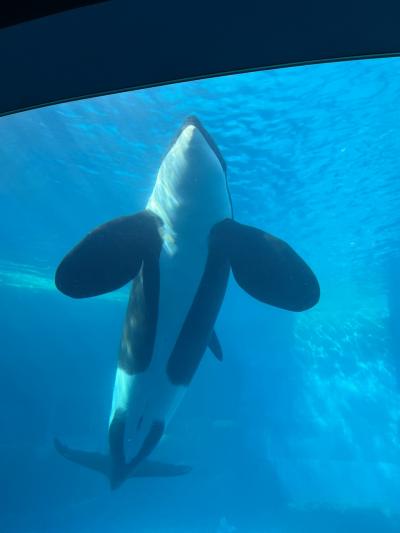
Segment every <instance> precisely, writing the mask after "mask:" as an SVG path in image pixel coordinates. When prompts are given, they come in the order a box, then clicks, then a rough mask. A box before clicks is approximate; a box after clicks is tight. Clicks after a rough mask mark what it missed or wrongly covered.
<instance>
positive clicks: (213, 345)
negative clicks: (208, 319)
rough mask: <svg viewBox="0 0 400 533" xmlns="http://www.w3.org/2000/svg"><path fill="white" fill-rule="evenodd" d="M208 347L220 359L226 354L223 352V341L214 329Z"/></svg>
mask: <svg viewBox="0 0 400 533" xmlns="http://www.w3.org/2000/svg"><path fill="white" fill-rule="evenodd" d="M208 347H209V348H210V350H211V351H212V353H213V354H214V355H215V357H216V358H217V359H218V361H222V360H223V358H224V354H223V353H222V348H221V343H220V342H219V339H218V337H217V334H216V333H215V330H214V329H213V330H212V333H211V337H210V340H209V341H208Z"/></svg>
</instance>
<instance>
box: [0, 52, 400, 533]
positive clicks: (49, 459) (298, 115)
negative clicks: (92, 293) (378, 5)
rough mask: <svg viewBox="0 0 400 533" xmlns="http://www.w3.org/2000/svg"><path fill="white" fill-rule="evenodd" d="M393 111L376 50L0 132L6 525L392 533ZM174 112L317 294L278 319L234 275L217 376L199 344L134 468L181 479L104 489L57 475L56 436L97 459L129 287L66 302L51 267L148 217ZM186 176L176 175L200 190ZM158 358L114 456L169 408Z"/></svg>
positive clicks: (395, 365)
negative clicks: (187, 376) (155, 441)
mask: <svg viewBox="0 0 400 533" xmlns="http://www.w3.org/2000/svg"><path fill="white" fill-rule="evenodd" d="M399 99H400V59H398V58H390V59H389V58H388V59H376V60H365V61H352V62H343V63H334V64H321V65H314V66H305V67H296V68H289V69H281V70H275V71H266V72H257V73H250V74H240V75H235V76H227V77H221V78H215V79H208V80H202V81H194V82H188V83H182V84H177V85H170V86H164V87H158V88H152V89H147V90H143V91H137V92H132V93H123V94H119V95H111V96H105V97H99V98H94V99H90V100H85V101H77V102H71V103H67V104H61V105H57V106H52V107H48V108H43V109H37V110H33V111H29V112H25V113H21V114H17V115H12V116H7V117H3V118H1V119H0V169H1V179H0V221H1V224H0V243H1V245H0V302H1V305H0V324H1V327H0V347H1V350H0V353H1V359H0V403H1V405H2V406H3V408H2V409H1V414H0V417H1V418H0V422H1V427H2V431H1V436H0V450H1V454H0V472H1V478H2V479H1V481H2V487H3V490H2V497H1V500H2V509H3V510H2V511H1V514H2V521H3V522H4V523H5V526H4V528H5V529H4V530H7V531H10V532H14V531H41V532H50V531H60V532H64V531H65V532H67V531H79V532H86V531H103V530H104V531H113V532H116V533H117V532H119V531H121V532H123V531H130V530H132V528H133V529H134V530H135V531H146V532H147V531H149V532H150V531H162V532H166V531H171V532H172V531H185V532H189V531H201V532H205V531H210V532H211V531H212V532H218V533H227V532H239V531H240V532H241V531H246V532H250V531H251V532H266V531H271V532H281V531H282V532H294V533H296V532H303V531H307V533H313V532H318V533H330V532H335V533H336V532H337V531H355V532H359V531H360V532H361V531H362V532H363V533H366V532H374V533H376V532H378V531H379V532H380V533H385V532H386V531H387V532H389V531H390V532H392V531H397V530H398V528H400V519H399V514H400V504H399V497H398V495H399V493H400V466H399V457H400V455H399V454H400V443H399V418H400V414H399V413H400V409H399V408H400V396H399V387H400V333H399V332H400V325H399V320H400V303H399V301H400V274H399V229H400V219H399V213H400V201H399V200H400V179H399V168H400V167H399V154H400V107H399ZM191 115H196V116H197V117H198V118H199V119H200V120H201V122H202V124H203V126H204V127H205V129H206V130H207V132H208V133H209V135H210V136H211V137H212V139H213V140H214V142H215V144H216V145H217V146H218V149H219V150H220V152H221V154H222V156H223V158H224V160H225V161H226V164H227V169H228V170H227V180H228V184H229V189H230V196H231V199H232V204H233V210H234V217H235V220H236V221H238V222H240V223H243V224H247V225H250V226H255V227H257V228H260V229H262V230H264V231H267V232H268V233H271V234H273V235H275V236H278V237H280V238H281V239H284V240H285V241H287V242H288V243H289V244H290V245H291V246H292V247H293V248H294V249H295V250H296V251H297V253H299V255H300V256H301V257H302V258H303V259H304V260H305V261H306V262H307V263H308V264H309V265H310V266H311V268H312V269H313V271H314V272H315V274H316V275H317V277H318V280H319V283H320V287H321V299H320V302H319V303H318V304H317V305H316V306H315V307H313V308H312V309H310V310H308V311H304V312H301V313H293V312H290V311H285V310H282V309H276V308H274V307H271V306H268V305H264V304H262V303H260V302H259V301H257V300H255V299H253V298H251V297H250V296H249V295H248V294H246V292H245V291H244V290H242V288H240V287H239V286H238V285H237V283H236V282H235V280H234V278H233V276H230V279H229V284H228V289H227V292H226V296H225V299H224V302H223V305H222V307H221V311H220V314H219V316H218V320H217V323H216V332H217V336H218V338H219V341H220V344H221V346H222V350H223V359H224V360H223V363H222V364H219V363H218V361H217V360H216V359H215V357H213V356H212V354H211V352H210V350H208V349H207V350H206V352H205V354H204V357H203V359H202V361H201V365H200V366H199V368H198V370H197V372H196V375H195V377H194V379H193V381H192V382H191V385H190V387H189V388H188V392H187V394H186V396H185V398H184V400H183V401H182V404H181V405H180V407H179V409H178V410H177V411H176V413H175V414H174V416H173V418H172V420H171V422H170V423H169V424H168V425H167V426H166V429H165V432H164V436H163V438H162V439H161V442H160V443H159V445H158V446H157V447H156V449H155V451H154V453H152V455H151V458H152V459H153V460H157V461H163V462H168V463H174V464H180V465H181V464H184V465H191V466H192V471H191V472H190V473H188V474H186V475H184V476H182V477H171V478H153V479H147V478H138V477H136V478H134V479H128V480H126V482H125V483H124V485H123V486H122V487H121V489H119V490H118V491H117V492H116V493H115V494H112V495H110V492H109V485H108V483H107V480H106V479H105V478H104V477H102V476H101V475H100V474H98V473H96V472H91V471H89V470H87V469H83V468H80V467H79V466H76V465H74V464H72V463H70V462H67V461H65V460H64V459H63V458H62V457H60V455H59V454H57V453H56V451H55V449H54V446H53V438H54V437H59V438H60V439H61V440H62V441H63V442H64V441H65V443H67V445H68V446H71V447H73V448H79V449H85V450H92V451H97V452H102V453H106V452H107V439H108V436H107V431H108V423H109V410H110V406H111V399H112V394H113V387H114V375H115V368H116V362H117V355H118V348H119V342H120V338H121V335H122V339H123V340H124V334H123V333H121V332H122V326H123V323H124V317H125V312H126V306H127V302H128V298H129V291H130V284H128V285H125V286H123V287H122V288H119V289H118V290H116V291H113V292H108V293H106V294H104V295H100V296H98V297H96V298H87V299H79V300H75V299H71V298H69V297H67V296H65V295H63V294H61V293H60V292H59V291H57V289H56V287H55V284H54V274H55V271H56V268H57V266H58V264H59V263H60V261H61V260H62V258H63V257H64V256H65V254H66V253H67V252H68V251H69V250H70V249H71V248H72V247H73V246H74V245H75V244H76V243H77V242H78V241H79V240H80V239H82V238H83V237H84V236H85V235H86V234H87V233H88V232H89V231H91V230H92V229H93V228H95V227H96V226H98V225H99V224H103V223H105V222H107V221H110V220H112V219H115V218H117V217H120V216H122V215H131V214H134V213H137V212H139V211H141V210H143V209H144V208H145V207H146V205H147V202H148V199H149V197H150V195H151V193H152V189H153V187H154V184H155V180H156V177H157V173H158V170H159V167H160V164H161V161H162V160H163V158H164V157H165V156H166V154H167V153H168V150H169V149H170V147H171V142H172V141H173V139H174V138H175V137H176V135H177V133H178V132H179V130H180V128H181V126H182V124H183V122H184V121H185V119H186V118H187V117H188V116H191ZM209 148H210V150H211V151H212V147H211V145H209ZM175 155H176V154H175ZM214 156H215V152H214ZM176 157H183V158H184V157H189V156H187V154H186V155H184V156H181V155H179V154H178V155H176ZM210 157H211V156H210ZM216 161H217V159H215V161H214V163H215V164H217V163H216ZM182 164H183V163H182ZM187 164H188V166H190V165H192V160H191V159H190V160H189V159H188V160H187ZM202 164H203V160H202V159H201V158H200V159H199V162H198V165H199V166H198V167H196V165H194V166H195V168H198V173H199V179H200V178H202V172H203V170H202V169H203V167H202ZM171 169H173V165H172V166H170V167H168V169H167V170H168V172H172V171H173V170H171ZM175 170H176V169H175ZM176 172H178V170H176ZM193 172H194V175H196V172H197V170H193ZM207 186H208V187H210V189H209V190H208V189H207V191H209V193H208V192H207V191H206V193H204V190H203V189H201V191H202V192H201V191H200V189H199V190H197V189H196V193H193V194H192V195H191V196H190V195H189V196H184V195H183V196H182V198H180V202H181V204H182V205H183V204H184V205H185V206H186V207H185V208H187V209H188V212H190V213H193V212H195V209H194V208H193V210H194V211H193V210H192V211H190V209H191V206H192V205H195V204H196V205H200V208H199V209H200V211H197V213H200V214H197V215H193V217H192V218H190V217H189V218H187V219H185V221H184V223H183V226H182V228H183V229H181V230H180V231H182V234H185V235H186V233H189V234H190V235H193V234H195V235H197V233H196V231H200V230H198V229H196V228H197V226H198V225H199V224H197V222H198V221H199V220H200V222H202V221H204V220H206V217H207V216H209V214H210V213H211V212H212V213H214V211H213V209H214V207H215V205H214V203H213V201H214V196H213V195H214V188H213V186H210V184H208V185H207ZM199 191H200V192H199ZM203 193H204V195H203V196H201V195H202V194H203ZM165 194H166V193H165V191H164V196H165ZM185 194H186V193H185ZM188 194H189V193H188ZM173 200H174V197H173V196H171V198H169V201H170V203H171V202H173ZM175 200H176V198H175ZM185 202H186V203H185ZM191 202H193V204H192V203H191ZM196 202H197V203H196ZM187 206H189V207H187ZM171 209H172V208H171ZM222 212H224V213H225V211H223V210H222V211H218V213H219V214H217V215H215V216H216V218H213V219H212V220H213V221H214V222H218V220H219V219H218V217H220V219H221V217H222V215H221V213H222ZM196 216H197V218H196ZM210 216H211V215H210ZM213 216H214V215H213ZM224 216H225V215H224ZM222 218H224V217H222ZM195 220H196V221H197V222H196V223H195V222H194V221H195ZM207 220H208V219H207ZM210 220H211V218H210ZM171 224H172V223H171ZM172 226H173V224H172ZM207 227H208V226H207ZM193 232H194V233H193ZM163 235H164V234H162V236H163ZM179 235H180V234H179ZM202 235H203V234H202ZM203 237H204V240H203V241H202V240H194V241H193V242H194V244H193V242H192V241H191V240H190V239H189V238H188V237H185V238H187V239H188V240H187V241H182V242H184V243H186V242H190V243H191V244H190V246H189V245H188V248H187V250H188V253H187V257H185V260H184V261H183V262H182V264H181V263H179V267H178V266H176V264H175V263H173V262H172V263H171V265H172V271H173V273H174V276H172V277H171V269H170V270H168V268H169V267H167V269H166V270H163V269H164V267H165V265H164V263H163V264H162V265H161V267H160V275H161V278H160V294H159V298H161V300H159V306H163V307H162V308H161V307H160V309H161V311H160V313H161V315H162V318H163V319H165V320H167V318H168V320H170V322H168V320H167V323H168V324H169V325H168V327H166V326H165V328H164V329H165V335H166V337H165V344H163V342H164V341H161V340H160V339H159V338H157V339H156V341H155V346H156V348H155V350H156V351H157V350H159V351H160V353H161V352H162V350H163V349H164V348H165V346H167V348H165V350H167V349H168V350H169V348H168V347H172V345H173V344H174V342H175V340H176V338H175V337H173V331H174V329H173V328H174V327H175V329H176V331H178V330H180V327H181V326H182V323H183V318H182V317H185V316H186V314H187V313H188V312H189V308H190V305H191V302H192V300H193V297H194V292H193V291H194V290H195V289H196V288H197V285H196V284H197V283H199V282H200V277H199V276H200V275H201V273H202V272H203V270H204V268H205V260H206V256H207V247H206V242H207V239H208V230H207V232H206V233H204V235H203ZM196 238H197V237H196ZM175 244H176V246H177V249H178V250H182V249H183V250H185V249H186V248H185V246H186V244H182V245H181V241H179V239H177V243H175ZM171 250H172V251H171ZM174 250H175V252H176V249H175V248H173V247H172V248H171V249H169V251H166V250H165V246H164V247H163V248H162V251H161V257H162V258H164V259H165V258H166V259H165V261H167V259H170V258H171V257H172V256H173V257H180V256H179V253H178V255H177V256H174V253H175V252H174ZM163 254H164V255H163ZM93 257H94V256H93ZM164 259H163V260H164ZM93 261H94V263H96V261H97V258H96V257H94V258H93ZM160 261H161V259H160ZM185 261H186V262H185ZM168 264H170V263H168ZM163 265H164V266H163ZM97 266H98V265H97ZM175 267H176V270H173V269H174V268H175ZM104 268H115V265H114V266H111V267H110V266H107V267H106V266H105V267H104ZM100 269H101V268H100ZM194 272H197V273H200V274H197V277H196V276H195V275H194V274H193V273H194ZM192 274H193V276H194V277H193V280H194V281H193V280H192V286H191V285H190V283H189V282H188V283H189V285H187V284H186V280H187V279H188V278H190V276H191V275H192ZM111 275H112V274H111V273H110V276H111ZM172 280H173V281H172ZM193 284H194V285H193ZM166 286H167V289H166V288H165V287H166ZM193 287H194V288H193ZM208 288H209V285H208ZM282 290H283V289H282ZM190 291H192V292H190ZM209 291H210V292H209V294H211V295H213V294H214V292H213V289H212V287H211V289H209ZM207 294H208V293H207ZM185 295H186V296H185ZM188 295H189V296H188ZM136 297H137V295H136ZM180 298H181V299H182V302H183V303H182V304H180V303H179V302H180V301H181V300H180ZM185 298H186V299H185ZM208 301H209V300H208V299H206V304H207V302H208ZM188 302H189V303H188ZM189 304H190V305H189ZM206 304H205V305H206ZM185 306H186V307H185ZM167 309H169V313H168V312H167V311H166V310H167ZM162 313H164V314H162ZM174 313H176V317H175V315H174ZM171 324H172V325H171ZM195 324H197V323H196V322H195ZM163 327H164V326H163V324H161V325H160V323H157V331H156V334H155V335H156V336H157V335H161V333H160V332H163V334H164V329H163ZM199 327H200V326H199ZM190 331H191V332H192V330H190ZM196 331H197V325H196ZM171 332H172V333H171ZM163 339H164V337H163ZM168 343H169V344H168ZM171 343H172V344H171ZM134 344H135V343H134ZM131 348H132V346H131ZM132 349H133V350H135V349H136V344H135V345H134V346H133V348H132ZM188 351H189V352H190V353H189V354H188V358H189V359H190V355H191V353H192V352H191V351H190V350H189V349H188ZM157 353H158V352H157ZM153 355H154V354H153ZM161 359H162V357H161V355H160V361H158V362H157V358H155V359H153V363H154V365H155V370H154V369H153V370H154V375H155V376H158V377H154V375H153V374H151V375H150V374H149V375H150V377H149V379H148V381H146V380H144V381H143V383H142V385H143V387H144V389H145V390H146V391H148V392H146V393H145V399H144V400H143V402H144V403H143V405H144V407H143V409H144V413H145V417H144V419H143V420H144V421H143V420H142V422H143V424H144V426H143V428H140V427H139V429H138V426H140V424H139V423H137V420H133V418H134V417H133V418H132V419H131V420H130V423H131V425H132V420H133V422H134V426H135V427H134V428H133V431H131V432H128V429H127V430H126V441H125V448H126V450H127V454H128V456H129V458H128V459H127V460H130V458H131V455H132V454H133V455H134V454H135V453H137V449H136V452H132V450H135V446H136V448H138V447H139V448H140V445H139V444H138V443H139V441H138V442H136V440H137V439H139V437H138V435H142V436H141V437H140V438H141V439H142V440H141V441H140V442H142V443H143V435H144V432H146V431H147V430H146V429H145V427H147V426H146V423H149V420H150V419H151V420H153V418H154V417H153V414H151V413H153V411H152V409H155V411H154V412H157V413H162V412H164V411H163V409H164V407H163V406H164V403H163V402H164V401H165V402H166V403H165V405H167V404H168V406H167V407H165V412H167V411H168V416H167V415H165V416H166V421H169V416H170V414H171V415H172V412H173V410H174V408H175V406H176V405H175V403H176V404H177V403H179V402H178V400H179V401H180V399H181V396H183V394H181V393H182V392H184V391H186V388H187V387H186V386H184V385H182V384H181V383H178V386H176V385H175V386H176V388H177V389H178V390H179V393H178V396H177V400H176V402H175V403H174V402H172V400H170V399H165V398H167V396H168V394H167V393H166V392H165V390H164V389H163V385H162V384H161V381H157V380H158V379H159V375H161V374H165V373H166V366H165V365H166V363H165V361H161ZM184 363H185V364H186V362H185V361H184ZM152 376H153V377H152ZM153 378H154V380H153ZM146 379H147V378H146ZM160 379H161V378H160ZM152 380H153V381H152ZM124 383H125V382H124ZM125 384H126V383H125ZM175 392H176V391H175V389H174V394H175ZM163 394H164V396H163ZM165 395H166V396H165ZM119 398H121V396H120V397H119ZM168 398H169V397H168ZM116 401H117V403H118V401H119V400H116ZM121 401H122V400H121ZM174 401H175V400H174ZM157 402H158V403H157ZM160 402H161V404H162V405H161V407H160ZM168 402H170V404H169V403H168ZM171 402H172V403H171ZM172 404H173V405H172ZM149 405H150V407H149ZM146 406H147V407H146ZM154 406H155V407H154ZM114 407H115V405H114ZM129 407H131V406H129ZM146 409H147V411H146ZM157 409H158V410H159V411H157ZM149 413H150V414H149ZM135 416H136V415H135ZM154 416H155V415H154ZM157 416H158V415H157ZM148 417H150V418H149V419H148ZM152 417H153V418H152ZM151 420H150V421H151ZM142 422H141V423H142ZM128 427H129V420H128ZM149 431H150V430H149ZM147 435H148V434H147ZM152 435H153V437H154V435H155V433H153V434H152ZM145 436H146V435H145ZM135 439H136V440H135ZM107 464H108V463H107ZM107 468H109V466H107ZM108 474H109V472H108Z"/></svg>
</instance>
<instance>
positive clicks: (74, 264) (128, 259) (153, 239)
mask: <svg viewBox="0 0 400 533" xmlns="http://www.w3.org/2000/svg"><path fill="white" fill-rule="evenodd" d="M159 224H160V223H159V219H158V217H157V216H156V215H154V214H153V213H151V211H142V212H140V213H137V214H135V215H131V216H126V217H120V218H117V219H115V220H112V221H110V222H107V223H106V224H103V225H101V226H99V227H97V228H96V229H94V230H93V231H91V232H90V233H89V234H88V235H87V236H86V237H85V238H84V239H83V240H82V241H80V242H79V243H78V244H77V245H76V246H75V247H74V248H73V249H72V250H71V251H70V252H69V253H68V254H67V255H66V256H65V257H64V259H63V260H62V261H61V263H60V265H59V266H58V268H57V271H56V275H55V283H56V286H57V288H58V289H59V290H60V291H61V292H62V293H64V294H66V295H67V296H71V297H72V298H87V297H89V296H97V295H99V294H104V293H107V292H111V291H114V290H116V289H119V288H121V287H122V286H123V285H125V284H126V283H128V282H129V281H131V280H132V279H133V278H134V277H135V276H136V275H137V274H138V272H139V270H140V267H141V265H142V262H143V259H144V257H145V256H146V254H152V253H154V254H157V253H159V252H160V249H161V237H160V235H159V231H158V228H159Z"/></svg>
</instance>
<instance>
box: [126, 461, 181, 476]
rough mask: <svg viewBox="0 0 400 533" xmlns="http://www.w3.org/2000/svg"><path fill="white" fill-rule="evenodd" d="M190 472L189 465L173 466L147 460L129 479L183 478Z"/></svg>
mask: <svg viewBox="0 0 400 533" xmlns="http://www.w3.org/2000/svg"><path fill="white" fill-rule="evenodd" d="M190 471H191V467H190V466H187V465H173V464H169V463H160V462H159V461H149V460H148V459H145V460H144V461H142V462H141V463H140V464H139V465H138V466H137V467H136V468H135V470H133V471H132V472H131V473H130V474H129V477H175V476H183V475H184V474H188V473H189V472H190Z"/></svg>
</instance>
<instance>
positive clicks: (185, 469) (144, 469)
mask: <svg viewBox="0 0 400 533" xmlns="http://www.w3.org/2000/svg"><path fill="white" fill-rule="evenodd" d="M54 447H55V449H56V450H57V451H58V453H59V454H60V455H62V456H63V457H65V459H68V461H71V462H72V463H76V464H78V465H81V466H84V467H85V468H88V469H90V470H95V471H96V472H100V473H101V474H103V475H104V476H106V477H107V479H109V481H110V483H111V486H112V487H113V488H117V486H119V485H120V484H121V483H122V481H123V480H124V479H127V478H132V477H176V476H182V475H184V474H187V473H189V472H190V470H191V468H190V467H189V466H186V465H174V464H168V463H160V462H159V461H149V460H148V459H144V460H143V461H141V462H140V463H139V464H138V465H137V466H136V467H135V468H133V469H132V468H131V467H130V466H129V465H125V472H119V474H118V476H116V473H115V472H114V473H113V469H112V465H111V460H110V456H109V455H104V454H102V453H96V452H86V451H82V450H74V449H73V448H69V447H68V446H66V445H65V444H63V443H62V442H61V441H60V440H59V439H54ZM113 474H114V475H113ZM117 477H118V479H116V478H117Z"/></svg>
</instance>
